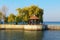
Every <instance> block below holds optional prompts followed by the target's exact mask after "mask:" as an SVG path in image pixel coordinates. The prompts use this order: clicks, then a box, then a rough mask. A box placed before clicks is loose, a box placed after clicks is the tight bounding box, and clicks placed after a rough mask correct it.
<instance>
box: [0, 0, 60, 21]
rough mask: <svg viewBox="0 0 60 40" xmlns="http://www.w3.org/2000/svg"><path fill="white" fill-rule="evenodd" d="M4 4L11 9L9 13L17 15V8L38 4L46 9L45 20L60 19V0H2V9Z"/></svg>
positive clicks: (0, 6)
mask: <svg viewBox="0 0 60 40" xmlns="http://www.w3.org/2000/svg"><path fill="white" fill-rule="evenodd" d="M3 5H6V7H7V8H8V9H9V10H8V13H7V15H9V14H10V13H14V14H15V15H16V14H17V11H16V8H19V7H20V8H23V7H25V6H30V5H37V6H39V7H40V8H42V9H43V10H44V15H43V19H44V21H60V0H0V9H1V8H2V6H3Z"/></svg>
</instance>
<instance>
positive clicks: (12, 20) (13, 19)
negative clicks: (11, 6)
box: [8, 13, 15, 23]
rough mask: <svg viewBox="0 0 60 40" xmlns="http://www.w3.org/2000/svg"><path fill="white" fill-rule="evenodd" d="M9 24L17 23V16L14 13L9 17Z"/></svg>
mask: <svg viewBox="0 0 60 40" xmlns="http://www.w3.org/2000/svg"><path fill="white" fill-rule="evenodd" d="M8 22H11V23H12V22H15V15H14V14H13V13H11V14H10V15H9V16H8Z"/></svg>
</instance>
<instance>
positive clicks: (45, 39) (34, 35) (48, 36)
mask: <svg viewBox="0 0 60 40" xmlns="http://www.w3.org/2000/svg"><path fill="white" fill-rule="evenodd" d="M0 40H60V31H52V30H47V31H23V30H0Z"/></svg>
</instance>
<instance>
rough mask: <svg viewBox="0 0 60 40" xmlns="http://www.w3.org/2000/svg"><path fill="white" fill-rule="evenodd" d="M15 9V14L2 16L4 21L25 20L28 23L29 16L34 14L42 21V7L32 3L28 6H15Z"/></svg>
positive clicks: (0, 15) (0, 16)
mask: <svg viewBox="0 0 60 40" xmlns="http://www.w3.org/2000/svg"><path fill="white" fill-rule="evenodd" d="M16 11H17V12H18V13H17V15H14V14H13V13H11V14H10V15H9V16H7V17H6V16H4V22H7V23H13V22H16V24H17V23H18V22H25V23H28V20H29V18H30V16H32V15H36V16H37V17H38V18H39V20H40V22H41V23H42V22H43V9H41V8H39V7H38V6H35V5H32V6H29V7H24V8H17V9H16ZM2 15H3V14H2V12H0V20H1V18H2Z"/></svg>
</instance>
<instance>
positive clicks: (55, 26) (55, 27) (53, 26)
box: [47, 25, 60, 30]
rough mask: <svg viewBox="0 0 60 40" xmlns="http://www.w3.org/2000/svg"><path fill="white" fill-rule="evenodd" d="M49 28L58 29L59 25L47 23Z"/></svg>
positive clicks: (59, 28)
mask: <svg viewBox="0 0 60 40" xmlns="http://www.w3.org/2000/svg"><path fill="white" fill-rule="evenodd" d="M47 27H48V29H49V30H60V25H47Z"/></svg>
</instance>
